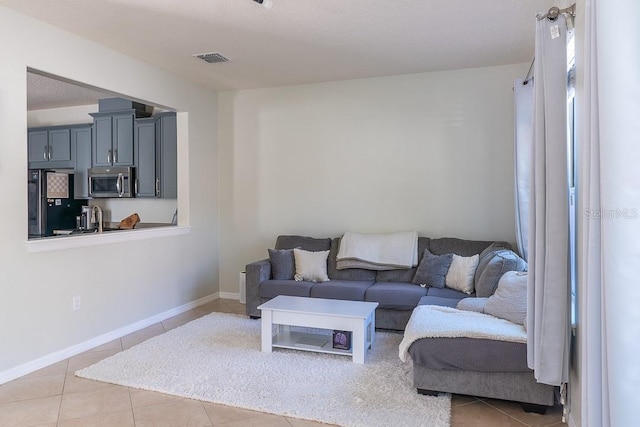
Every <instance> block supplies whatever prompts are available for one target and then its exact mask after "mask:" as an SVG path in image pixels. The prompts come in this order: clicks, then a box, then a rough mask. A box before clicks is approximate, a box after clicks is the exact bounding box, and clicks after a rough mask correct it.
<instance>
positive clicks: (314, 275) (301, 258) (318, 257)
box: [293, 248, 329, 282]
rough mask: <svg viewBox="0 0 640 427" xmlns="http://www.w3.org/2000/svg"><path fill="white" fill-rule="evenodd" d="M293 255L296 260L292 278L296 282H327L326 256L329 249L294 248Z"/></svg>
mask: <svg viewBox="0 0 640 427" xmlns="http://www.w3.org/2000/svg"><path fill="white" fill-rule="evenodd" d="M293 257H294V258H295V262H296V274H295V276H294V279H295V280H296V281H298V282H301V281H303V280H306V281H309V282H328V281H329V276H328V275H327V258H328V257H329V251H319V252H310V251H305V250H304V249H297V248H296V249H294V250H293Z"/></svg>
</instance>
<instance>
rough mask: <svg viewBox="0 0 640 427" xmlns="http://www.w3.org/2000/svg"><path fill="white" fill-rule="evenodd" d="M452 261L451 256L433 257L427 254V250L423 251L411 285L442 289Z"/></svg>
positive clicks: (429, 253)
mask: <svg viewBox="0 0 640 427" xmlns="http://www.w3.org/2000/svg"><path fill="white" fill-rule="evenodd" d="M452 261H453V254H445V255H434V254H432V253H431V252H429V249H425V250H424V254H423V255H422V259H421V260H420V264H419V265H418V269H417V270H416V274H415V275H414V276H413V280H412V281H411V283H414V284H416V285H420V286H430V287H433V288H444V285H445V281H446V277H447V273H448V272H449V267H450V266H451V262H452Z"/></svg>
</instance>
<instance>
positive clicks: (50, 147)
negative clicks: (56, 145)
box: [49, 146, 51, 160]
mask: <svg viewBox="0 0 640 427" xmlns="http://www.w3.org/2000/svg"><path fill="white" fill-rule="evenodd" d="M49 160H51V146H49Z"/></svg>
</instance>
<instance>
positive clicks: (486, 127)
mask: <svg viewBox="0 0 640 427" xmlns="http://www.w3.org/2000/svg"><path fill="white" fill-rule="evenodd" d="M528 65H529V64H518V65H510V66H500V67H490V68H480V69H468V70H457V71H447V72H435V73H425V74H415V75H407V76H395V77H384V78H374V79H365V80H352V81H342V82H331V83H323V84H314V85H303V86H295V87H284V88H272V89H261V90H246V91H232V92H224V93H221V94H220V95H219V111H220V113H219V117H220V128H219V143H220V184H221V187H220V221H221V227H220V239H221V247H222V248H223V249H224V250H223V251H221V254H220V283H221V285H220V286H221V291H228V292H237V289H238V287H237V281H238V279H237V277H238V272H239V271H241V270H244V266H245V265H246V264H247V263H248V262H251V261H254V260H257V259H262V258H265V257H266V255H267V251H266V250H267V248H269V247H272V246H273V244H274V241H275V238H276V236H277V235H279V234H303V235H310V236H317V237H324V236H339V235H341V234H342V233H344V232H345V231H355V232H390V231H400V230H418V231H419V232H420V234H421V235H426V236H431V237H442V236H450V237H460V238H467V239H496V240H498V239H500V240H507V241H510V242H514V241H515V231H514V230H515V225H514V212H513V210H514V208H513V206H514V197H513V156H514V152H513V91H512V86H513V80H514V79H515V78H522V77H523V76H524V75H525V74H526V72H527V69H528Z"/></svg>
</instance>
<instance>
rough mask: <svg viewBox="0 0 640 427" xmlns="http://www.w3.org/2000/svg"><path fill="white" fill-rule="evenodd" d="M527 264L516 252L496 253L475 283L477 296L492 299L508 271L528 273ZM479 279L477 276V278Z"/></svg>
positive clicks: (504, 251) (502, 251)
mask: <svg viewBox="0 0 640 427" xmlns="http://www.w3.org/2000/svg"><path fill="white" fill-rule="evenodd" d="M526 270H527V263H526V262H525V260H523V259H522V258H520V257H519V256H518V255H517V254H516V253H515V252H513V251H511V250H508V249H503V250H500V251H496V252H495V253H494V254H493V256H492V257H491V259H490V260H489V262H488V263H487V264H486V266H485V267H484V269H483V270H482V271H481V272H480V276H479V277H478V280H477V281H476V283H475V288H476V296H478V297H490V296H491V295H493V293H494V292H495V291H496V288H497V287H498V281H499V280H500V278H501V277H502V275H503V274H504V273H506V272H507V271H526ZM476 277H477V276H476Z"/></svg>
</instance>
